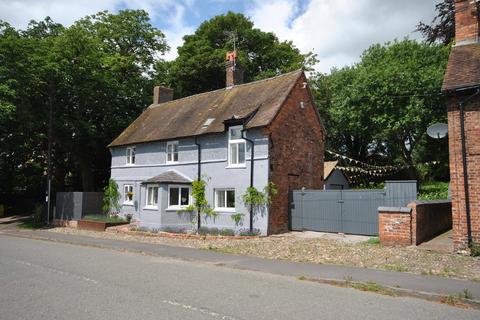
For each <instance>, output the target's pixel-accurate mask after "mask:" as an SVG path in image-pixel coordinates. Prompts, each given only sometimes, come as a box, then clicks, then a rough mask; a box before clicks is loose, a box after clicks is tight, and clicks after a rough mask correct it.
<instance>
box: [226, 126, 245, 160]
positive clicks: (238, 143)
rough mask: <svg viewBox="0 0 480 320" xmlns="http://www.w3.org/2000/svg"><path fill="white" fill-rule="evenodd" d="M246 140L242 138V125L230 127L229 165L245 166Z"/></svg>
mask: <svg viewBox="0 0 480 320" xmlns="http://www.w3.org/2000/svg"><path fill="white" fill-rule="evenodd" d="M245 146H246V142H245V140H244V139H243V138H242V126H236V127H230V128H229V129H228V165H229V166H231V167H243V166H245Z"/></svg>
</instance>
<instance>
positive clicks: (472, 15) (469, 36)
mask: <svg viewBox="0 0 480 320" xmlns="http://www.w3.org/2000/svg"><path fill="white" fill-rule="evenodd" d="M478 6H479V3H478V0H455V45H462V44H470V43H475V42H478V40H479V12H478Z"/></svg>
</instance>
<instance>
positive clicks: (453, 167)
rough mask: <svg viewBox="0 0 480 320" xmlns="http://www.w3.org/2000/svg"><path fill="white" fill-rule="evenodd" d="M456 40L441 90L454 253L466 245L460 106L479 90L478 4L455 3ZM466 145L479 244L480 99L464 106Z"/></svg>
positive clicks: (473, 220)
mask: <svg viewBox="0 0 480 320" xmlns="http://www.w3.org/2000/svg"><path fill="white" fill-rule="evenodd" d="M455 40H456V45H455V46H454V47H453V49H452V52H451V54H450V58H449V62H448V67H447V72H446V75H445V79H444V82H443V86H442V90H443V91H444V92H445V93H447V94H448V99H447V106H448V139H449V150H450V181H451V193H452V217H453V240H454V249H455V250H462V249H465V248H466V247H467V245H468V241H467V213H466V212H467V211H466V204H465V189H464V168H463V163H462V144H461V131H460V111H459V102H460V101H463V100H464V99H465V98H467V97H468V96H471V95H472V94H473V93H474V92H475V90H477V89H478V88H479V87H480V42H479V15H478V4H476V3H475V2H474V1H471V0H455ZM464 107H465V108H464V110H465V113H464V115H465V122H464V124H465V137H466V138H465V141H466V158H467V173H468V185H469V189H468V190H469V194H470V197H469V199H470V217H471V231H472V241H473V242H476V243H479V242H480V95H477V96H476V97H474V98H472V99H470V100H469V101H468V102H467V103H466V104H465V105H464Z"/></svg>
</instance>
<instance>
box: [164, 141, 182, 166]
mask: <svg viewBox="0 0 480 320" xmlns="http://www.w3.org/2000/svg"><path fill="white" fill-rule="evenodd" d="M175 145H176V146H177V152H176V154H177V160H176V161H175V151H174V150H175V149H174V150H173V151H172V160H169V155H170V150H169V146H174V148H175ZM179 145H180V143H179V142H178V140H173V141H167V145H166V149H165V156H166V160H165V162H166V163H178V160H179V152H178V147H179Z"/></svg>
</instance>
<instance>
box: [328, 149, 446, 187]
mask: <svg viewBox="0 0 480 320" xmlns="http://www.w3.org/2000/svg"><path fill="white" fill-rule="evenodd" d="M326 152H327V153H328V154H330V155H331V156H333V157H334V158H335V159H336V160H338V161H339V164H338V165H337V166H336V168H337V169H339V170H341V171H342V172H343V173H344V174H345V175H346V176H347V177H348V179H349V180H350V182H351V183H352V184H356V183H362V182H368V181H370V180H380V179H382V178H386V177H388V176H392V175H394V174H396V173H398V172H399V171H401V170H404V169H407V168H409V167H410V166H408V165H400V166H376V165H372V164H368V163H365V162H362V161H359V160H356V159H352V158H350V157H347V156H344V155H341V154H338V153H336V152H333V151H330V150H326ZM439 163H440V161H431V162H426V163H424V164H425V165H437V164H439Z"/></svg>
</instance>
